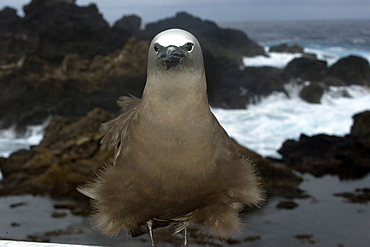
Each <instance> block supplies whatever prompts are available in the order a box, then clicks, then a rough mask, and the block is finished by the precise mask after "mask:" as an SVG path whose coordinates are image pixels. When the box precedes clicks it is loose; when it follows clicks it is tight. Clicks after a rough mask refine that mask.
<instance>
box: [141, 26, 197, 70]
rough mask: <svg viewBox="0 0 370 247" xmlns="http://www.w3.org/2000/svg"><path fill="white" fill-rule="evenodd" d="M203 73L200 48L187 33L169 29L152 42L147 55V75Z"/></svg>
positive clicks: (195, 40) (194, 39)
mask: <svg viewBox="0 0 370 247" xmlns="http://www.w3.org/2000/svg"><path fill="white" fill-rule="evenodd" d="M199 71H202V73H204V62H203V55H202V48H201V47H200V44H199V42H198V40H197V39H196V38H195V37H194V36H193V35H192V34H191V33H189V32H187V31H184V30H181V29H169V30H166V31H163V32H161V33H159V34H158V35H157V36H155V37H154V39H153V40H152V42H151V44H150V47H149V53H148V74H149V73H165V74H171V73H173V72H175V73H182V72H185V73H186V72H188V73H196V72H199Z"/></svg>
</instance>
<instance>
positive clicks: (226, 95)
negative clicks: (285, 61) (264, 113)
mask: <svg viewBox="0 0 370 247" xmlns="http://www.w3.org/2000/svg"><path fill="white" fill-rule="evenodd" d="M281 74H282V70H281V69H279V68H274V67H268V66H266V67H246V68H244V69H238V68H234V69H229V70H227V71H226V72H225V73H223V74H222V75H221V76H220V77H218V78H217V80H218V87H217V88H218V90H217V91H216V92H215V93H214V94H213V96H216V97H219V98H220V99H221V100H218V101H217V102H221V103H222V104H221V105H218V104H214V106H216V107H222V108H241V109H244V108H246V106H247V105H248V104H251V103H257V102H259V101H260V100H261V99H262V98H263V97H266V96H268V95H269V94H271V93H272V92H284V93H286V91H285V89H284V87H283V85H284V83H285V81H284V80H283V79H282V77H281Z"/></svg>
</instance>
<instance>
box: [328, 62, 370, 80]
mask: <svg viewBox="0 0 370 247" xmlns="http://www.w3.org/2000/svg"><path fill="white" fill-rule="evenodd" d="M328 74H329V75H331V76H333V77H337V78H340V79H341V80H343V81H344V82H345V83H346V85H353V84H357V85H367V86H370V67H369V62H368V61H367V60H366V59H364V58H362V57H358V56H348V57H345V58H342V59H339V60H338V61H337V62H336V63H335V64H333V65H332V66H331V67H330V68H329V71H328Z"/></svg>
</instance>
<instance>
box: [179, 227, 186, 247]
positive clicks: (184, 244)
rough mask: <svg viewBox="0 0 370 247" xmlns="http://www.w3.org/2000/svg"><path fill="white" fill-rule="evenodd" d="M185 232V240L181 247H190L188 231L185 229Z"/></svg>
mask: <svg viewBox="0 0 370 247" xmlns="http://www.w3.org/2000/svg"><path fill="white" fill-rule="evenodd" d="M183 232H184V240H183V242H182V244H181V246H180V247H188V229H187V228H186V227H185V228H184V230H183Z"/></svg>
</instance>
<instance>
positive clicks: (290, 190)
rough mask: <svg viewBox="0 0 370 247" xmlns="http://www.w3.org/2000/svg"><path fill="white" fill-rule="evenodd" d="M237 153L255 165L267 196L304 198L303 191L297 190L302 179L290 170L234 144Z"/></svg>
mask: <svg viewBox="0 0 370 247" xmlns="http://www.w3.org/2000/svg"><path fill="white" fill-rule="evenodd" d="M234 143H235V145H236V147H237V148H238V150H239V152H240V153H241V154H242V155H243V156H245V157H247V158H248V159H250V160H251V161H252V162H253V163H254V164H256V165H257V170H258V172H259V173H260V174H261V178H262V185H263V187H264V188H265V189H266V191H267V196H268V197H269V196H280V197H285V198H297V197H299V198H302V197H306V195H305V194H304V192H303V191H301V190H300V189H298V186H299V184H300V183H301V182H302V178H300V177H298V176H297V175H295V174H294V173H293V172H292V170H291V169H290V168H288V167H287V166H284V165H280V164H277V163H275V162H273V161H271V160H269V159H266V158H263V157H262V156H260V155H259V154H257V153H255V152H253V151H252V150H250V149H248V148H245V147H243V146H241V145H239V144H238V143H237V142H234Z"/></svg>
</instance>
